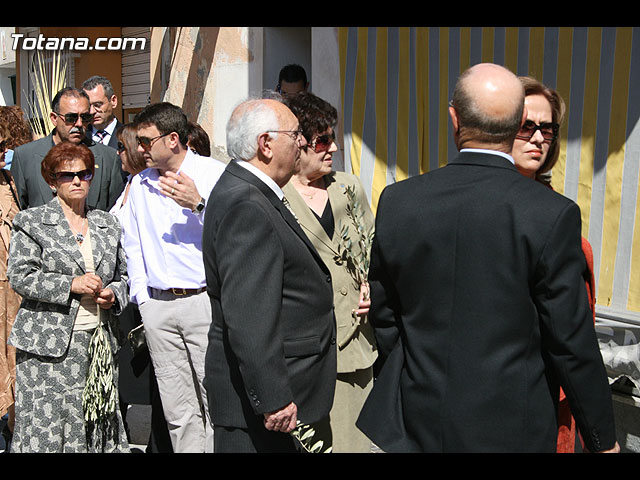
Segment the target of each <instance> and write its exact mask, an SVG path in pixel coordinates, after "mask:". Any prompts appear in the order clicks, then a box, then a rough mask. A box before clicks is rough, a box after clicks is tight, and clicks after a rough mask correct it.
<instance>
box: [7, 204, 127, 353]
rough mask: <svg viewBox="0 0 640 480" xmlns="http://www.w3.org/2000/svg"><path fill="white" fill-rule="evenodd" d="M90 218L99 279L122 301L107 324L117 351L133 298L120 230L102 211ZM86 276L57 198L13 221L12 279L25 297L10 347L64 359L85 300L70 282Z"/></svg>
mask: <svg viewBox="0 0 640 480" xmlns="http://www.w3.org/2000/svg"><path fill="white" fill-rule="evenodd" d="M87 218H88V221H89V230H90V232H91V241H92V247H93V261H94V265H95V273H96V275H98V276H100V278H102V284H103V287H104V288H111V289H112V290H113V292H114V293H115V295H116V299H117V300H116V303H115V304H114V306H113V307H112V308H111V309H110V310H109V320H110V321H109V322H108V329H109V331H110V332H111V335H110V337H111V339H112V342H111V343H112V347H113V349H114V351H115V349H117V343H116V341H115V338H114V337H115V333H116V332H117V328H116V327H117V325H115V324H114V322H116V321H117V319H116V318H115V315H118V314H119V313H120V312H121V311H122V309H123V308H124V307H125V306H126V305H127V302H128V296H129V295H128V289H127V279H128V277H127V274H126V269H127V266H126V260H125V256H124V250H123V249H122V246H121V245H120V235H121V233H120V232H121V228H120V224H119V222H118V220H117V219H116V218H115V217H114V216H113V215H111V214H110V213H107V212H104V211H101V210H90V211H89V212H88V213H87ZM85 273H86V272H85V266H84V260H83V258H82V254H81V253H80V249H79V248H78V245H77V243H76V241H75V239H74V238H73V234H72V232H71V228H70V227H69V224H68V222H67V221H66V219H65V216H64V213H63V211H62V207H61V206H60V203H59V202H58V199H57V198H53V200H51V201H50V202H49V203H47V204H45V205H42V206H39V207H34V208H30V209H27V210H23V211H21V212H19V213H18V214H17V215H16V217H15V219H14V221H13V233H12V236H11V247H10V250H9V266H8V271H7V276H8V277H9V282H10V284H11V286H12V287H13V289H14V290H15V291H16V292H18V293H19V294H20V295H22V304H21V305H20V310H19V311H18V314H17V316H16V319H15V323H14V326H13V328H12V330H11V335H10V337H9V344H11V345H13V346H14V347H16V348H18V349H20V350H24V351H27V352H30V353H33V354H36V355H46V356H51V357H60V356H62V355H63V354H64V353H65V351H66V350H67V346H68V345H69V342H70V340H71V333H72V330H73V324H74V320H75V317H76V314H77V312H78V306H79V305H80V295H78V294H73V293H71V282H72V280H73V279H74V278H75V277H78V276H81V275H83V274H85Z"/></svg>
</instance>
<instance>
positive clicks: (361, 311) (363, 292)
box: [353, 283, 371, 316]
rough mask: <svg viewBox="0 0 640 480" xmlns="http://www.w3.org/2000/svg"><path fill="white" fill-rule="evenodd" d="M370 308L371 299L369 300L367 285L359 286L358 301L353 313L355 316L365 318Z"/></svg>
mask: <svg viewBox="0 0 640 480" xmlns="http://www.w3.org/2000/svg"><path fill="white" fill-rule="evenodd" d="M370 307H371V298H369V284H368V283H363V284H362V285H360V299H359V300H358V308H357V309H355V310H354V311H353V313H354V314H355V315H360V316H365V315H366V314H367V313H369V308H370Z"/></svg>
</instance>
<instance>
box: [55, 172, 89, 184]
mask: <svg viewBox="0 0 640 480" xmlns="http://www.w3.org/2000/svg"><path fill="white" fill-rule="evenodd" d="M75 177H78V178H79V179H80V180H81V181H83V182H88V181H89V180H91V179H92V178H93V172H92V171H91V170H89V169H88V168H86V169H84V170H80V171H79V172H56V180H58V181H59V182H61V183H68V182H73V179H74V178H75Z"/></svg>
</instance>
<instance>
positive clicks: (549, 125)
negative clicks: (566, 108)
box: [516, 120, 560, 143]
mask: <svg viewBox="0 0 640 480" xmlns="http://www.w3.org/2000/svg"><path fill="white" fill-rule="evenodd" d="M537 130H540V133H541V134H542V138H544V141H545V142H549V143H550V142H553V141H554V140H555V139H556V138H558V131H559V130H560V126H559V125H558V124H557V123H553V122H546V123H542V124H540V125H537V124H536V123H535V122H533V121H532V120H527V121H526V122H524V125H523V126H522V128H520V131H519V132H518V134H517V135H516V138H519V139H520V140H529V139H530V138H531V137H533V136H534V135H535V134H536V131H537Z"/></svg>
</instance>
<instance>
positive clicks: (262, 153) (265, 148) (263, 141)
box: [258, 132, 273, 162]
mask: <svg viewBox="0 0 640 480" xmlns="http://www.w3.org/2000/svg"><path fill="white" fill-rule="evenodd" d="M272 141H273V139H272V138H271V135H269V134H268V133H267V132H263V133H261V134H260V135H259V136H258V155H259V157H260V158H261V159H262V160H263V161H267V162H269V161H270V160H271V158H272V157H273V150H272V149H271V142H272Z"/></svg>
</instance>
